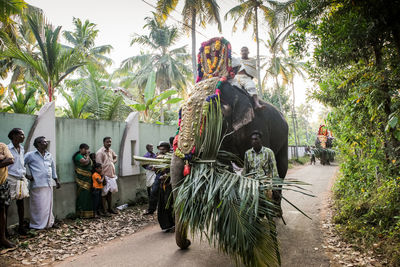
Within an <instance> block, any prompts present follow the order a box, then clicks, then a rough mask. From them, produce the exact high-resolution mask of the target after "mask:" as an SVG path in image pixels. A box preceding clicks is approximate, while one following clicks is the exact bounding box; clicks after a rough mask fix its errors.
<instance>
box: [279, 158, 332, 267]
mask: <svg viewBox="0 0 400 267" xmlns="http://www.w3.org/2000/svg"><path fill="white" fill-rule="evenodd" d="M337 170H338V167H337V166H322V165H319V164H317V165H315V166H314V165H313V166H310V165H307V166H305V167H303V168H299V169H294V170H293V171H290V172H289V173H288V175H287V176H286V178H287V179H290V178H292V179H296V180H301V181H304V182H307V183H309V184H312V186H310V187H309V188H310V190H311V191H312V193H313V194H314V195H315V196H316V197H314V198H311V197H308V196H305V195H302V194H299V193H294V192H285V193H284V196H285V197H286V198H287V199H288V200H289V201H290V202H292V203H294V204H295V205H296V206H297V207H299V208H300V209H301V210H302V211H304V212H305V213H306V214H307V215H308V216H310V217H311V218H312V220H310V219H308V218H306V217H305V216H304V215H302V214H301V213H300V212H298V211H297V210H296V209H295V208H293V207H292V206H290V205H289V204H287V202H282V203H283V204H282V207H283V210H284V215H283V216H284V218H285V221H286V224H287V225H283V223H281V222H280V223H279V224H278V237H279V240H280V242H281V258H282V266H288V267H289V266H290V267H303V266H304V267H313V266H315V267H317V266H329V259H328V258H327V256H326V255H325V254H324V251H323V248H322V242H323V236H322V233H321V216H323V213H324V208H325V207H324V204H325V200H326V198H327V197H328V195H329V193H330V187H331V186H332V182H333V178H334V175H335V172H336V171H337Z"/></svg>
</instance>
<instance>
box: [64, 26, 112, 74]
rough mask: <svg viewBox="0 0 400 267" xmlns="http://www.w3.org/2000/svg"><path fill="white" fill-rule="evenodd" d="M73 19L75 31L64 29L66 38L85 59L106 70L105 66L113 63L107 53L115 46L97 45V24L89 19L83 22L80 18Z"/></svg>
mask: <svg viewBox="0 0 400 267" xmlns="http://www.w3.org/2000/svg"><path fill="white" fill-rule="evenodd" d="M72 21H73V24H74V26H75V29H74V31H64V32H63V35H64V37H65V39H66V40H67V41H68V42H69V43H71V44H72V45H73V48H74V49H75V50H78V51H79V52H80V53H81V54H82V56H83V57H84V60H86V61H88V62H89V63H91V64H94V65H95V66H96V67H98V68H99V70H101V71H105V69H104V66H109V65H111V64H112V60H111V59H110V58H109V57H106V56H105V54H108V53H110V51H111V49H112V48H113V47H112V46H111V45H101V46H95V39H96V37H97V34H98V32H99V30H97V29H96V24H94V23H92V22H90V21H89V20H85V22H84V23H83V22H82V21H81V20H80V19H79V18H73V20H72ZM69 48H70V49H72V48H71V47H69Z"/></svg>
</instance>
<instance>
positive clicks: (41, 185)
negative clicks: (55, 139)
mask: <svg viewBox="0 0 400 267" xmlns="http://www.w3.org/2000/svg"><path fill="white" fill-rule="evenodd" d="M33 146H34V147H35V148H36V150H35V151H31V152H28V153H26V155H25V158H24V160H25V164H26V166H27V167H28V168H27V173H28V175H27V176H28V178H30V179H31V182H32V183H31V192H30V211H31V221H30V224H29V227H30V228H32V229H45V228H50V227H55V226H54V216H53V186H54V185H56V188H57V189H58V188H60V183H59V182H58V178H57V174H56V168H55V165H54V160H53V157H52V155H51V154H50V152H48V151H47V146H48V141H47V140H46V137H44V136H39V137H36V138H35V140H34V142H33Z"/></svg>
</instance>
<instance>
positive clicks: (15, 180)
mask: <svg viewBox="0 0 400 267" xmlns="http://www.w3.org/2000/svg"><path fill="white" fill-rule="evenodd" d="M7 181H8V184H9V186H10V196H11V199H23V198H26V197H29V188H28V185H29V182H28V180H27V179H26V178H25V177H21V178H19V177H16V176H13V175H10V174H8V177H7Z"/></svg>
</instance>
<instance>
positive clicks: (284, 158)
mask: <svg viewBox="0 0 400 267" xmlns="http://www.w3.org/2000/svg"><path fill="white" fill-rule="evenodd" d="M275 157H276V159H275V160H276V167H277V169H278V174H279V177H280V178H281V179H285V176H286V173H287V170H288V148H287V145H286V146H283V147H282V148H281V149H280V150H279V151H278V153H277V154H276V156H275ZM280 187H282V186H280ZM272 198H273V200H274V201H275V203H276V204H277V205H278V207H280V206H281V201H282V190H274V191H273V192H272ZM278 216H282V210H281V209H280V208H279V210H278Z"/></svg>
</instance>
